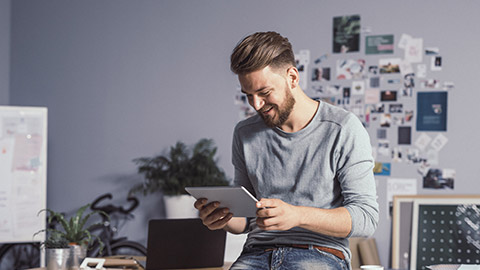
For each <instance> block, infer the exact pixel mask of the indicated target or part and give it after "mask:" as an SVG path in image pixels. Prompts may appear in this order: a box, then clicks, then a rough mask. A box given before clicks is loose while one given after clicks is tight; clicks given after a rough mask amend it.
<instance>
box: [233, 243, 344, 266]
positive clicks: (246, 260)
mask: <svg viewBox="0 0 480 270" xmlns="http://www.w3.org/2000/svg"><path fill="white" fill-rule="evenodd" d="M230 269H231V270H261V269H265V270H308V269H325V270H327V269H329V270H330V269H332V270H348V269H349V263H347V262H346V261H345V260H342V259H340V258H338V257H337V256H335V255H333V254H330V253H328V252H324V251H321V250H318V249H316V248H314V247H312V246H310V248H309V249H301V248H292V247H276V248H274V249H273V250H271V249H265V248H256V247H253V248H244V250H243V251H242V254H241V255H240V256H239V257H238V259H237V261H235V263H233V265H232V267H231V268H230Z"/></svg>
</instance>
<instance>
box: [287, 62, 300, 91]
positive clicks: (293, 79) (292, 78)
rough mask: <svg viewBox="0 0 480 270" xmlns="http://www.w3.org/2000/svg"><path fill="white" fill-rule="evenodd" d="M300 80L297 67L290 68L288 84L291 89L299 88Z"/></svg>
mask: <svg viewBox="0 0 480 270" xmlns="http://www.w3.org/2000/svg"><path fill="white" fill-rule="evenodd" d="M299 80H300V74H299V73H298V69H297V68H296V67H290V68H289V69H287V83H288V85H289V86H290V88H291V89H293V88H296V87H297V86H298V81H299Z"/></svg>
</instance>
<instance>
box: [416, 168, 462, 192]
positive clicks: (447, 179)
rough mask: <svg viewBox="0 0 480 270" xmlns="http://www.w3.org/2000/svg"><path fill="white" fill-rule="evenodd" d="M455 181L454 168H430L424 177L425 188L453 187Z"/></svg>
mask: <svg viewBox="0 0 480 270" xmlns="http://www.w3.org/2000/svg"><path fill="white" fill-rule="evenodd" d="M454 183H455V170H453V169H434V168H430V169H428V172H427V174H426V175H425V176H424V177H423V188H431V189H446V188H450V189H453V186H454Z"/></svg>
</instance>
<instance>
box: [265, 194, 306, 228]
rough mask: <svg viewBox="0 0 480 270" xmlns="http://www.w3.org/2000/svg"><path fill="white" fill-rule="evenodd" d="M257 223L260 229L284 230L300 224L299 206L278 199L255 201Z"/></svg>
mask: <svg viewBox="0 0 480 270" xmlns="http://www.w3.org/2000/svg"><path fill="white" fill-rule="evenodd" d="M257 208H259V210H257V225H258V227H259V228H260V229H262V230H266V231H271V230H280V231H285V230H289V229H291V228H293V227H297V226H299V225H300V218H301V213H300V208H299V207H297V206H294V205H291V204H288V203H286V202H284V201H282V200H279V199H261V200H260V201H259V202H257Z"/></svg>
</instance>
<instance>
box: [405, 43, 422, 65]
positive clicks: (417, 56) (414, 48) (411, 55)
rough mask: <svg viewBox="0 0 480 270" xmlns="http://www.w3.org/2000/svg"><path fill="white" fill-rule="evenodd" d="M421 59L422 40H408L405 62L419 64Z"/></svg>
mask: <svg viewBox="0 0 480 270" xmlns="http://www.w3.org/2000/svg"><path fill="white" fill-rule="evenodd" d="M422 57H423V39H422V38H409V39H408V40H407V44H406V46H405V60H406V61H408V62H410V63H420V62H422Z"/></svg>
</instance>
